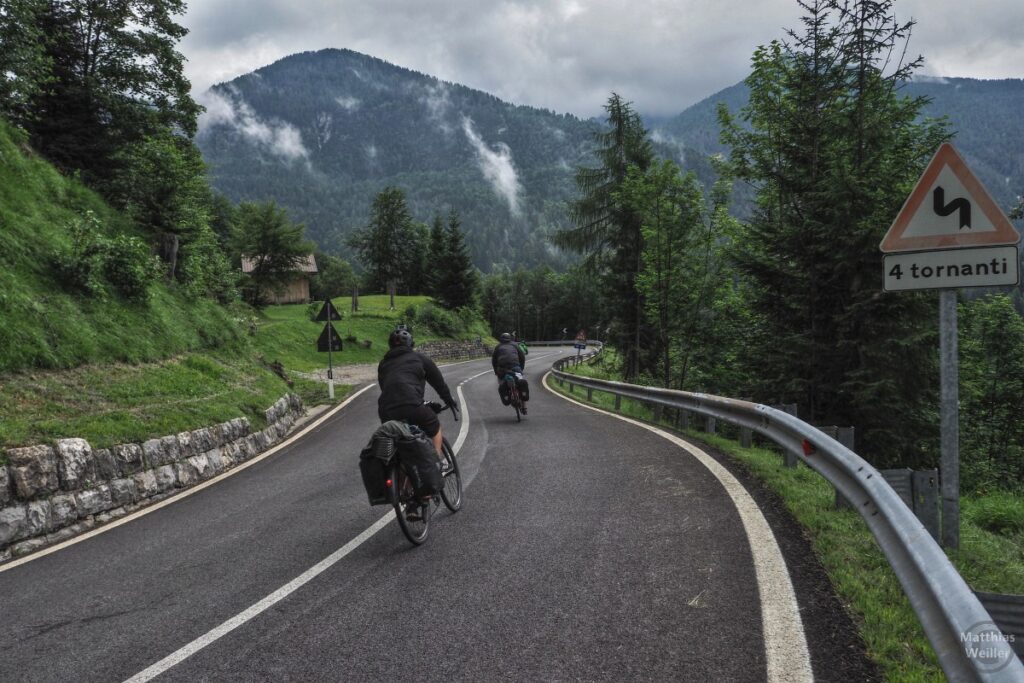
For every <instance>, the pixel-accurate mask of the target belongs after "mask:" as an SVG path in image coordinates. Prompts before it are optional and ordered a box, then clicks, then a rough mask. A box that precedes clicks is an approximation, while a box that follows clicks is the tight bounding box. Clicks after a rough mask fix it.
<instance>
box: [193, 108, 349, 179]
mask: <svg viewBox="0 0 1024 683" xmlns="http://www.w3.org/2000/svg"><path fill="white" fill-rule="evenodd" d="M231 94H232V95H234V98H232V97H231V96H225V95H222V94H221V93H219V92H215V91H213V90H208V91H206V92H205V93H204V94H203V95H202V96H200V97H199V98H198V100H199V103H200V104H202V105H203V106H204V107H206V111H205V112H203V113H202V114H201V115H200V117H199V130H200V131H203V130H205V129H206V128H208V127H209V126H215V125H222V126H229V127H230V128H232V129H234V130H235V131H237V132H238V133H239V134H241V135H242V137H243V138H245V139H246V140H247V141H248V142H249V143H251V144H253V145H256V146H257V147H260V148H262V149H266V150H267V151H269V152H271V153H272V154H274V155H276V156H279V157H281V158H282V159H284V160H285V161H289V162H291V161H296V160H299V159H302V160H306V161H308V160H309V150H308V149H306V146H305V145H304V144H303V142H302V133H300V132H299V129H298V128H296V127H295V126H293V125H292V124H290V123H288V122H286V121H264V120H263V119H261V118H260V117H259V116H258V115H257V114H256V112H254V111H253V109H252V107H250V106H249V105H248V104H247V103H246V102H245V101H244V100H243V99H242V98H241V95H240V94H239V93H238V92H237V91H235V92H232V93H231ZM235 98H237V99H235ZM329 137H330V134H329V133H328V138H329ZM325 142H326V140H325Z"/></svg>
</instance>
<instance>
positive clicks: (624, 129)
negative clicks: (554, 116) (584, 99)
mask: <svg viewBox="0 0 1024 683" xmlns="http://www.w3.org/2000/svg"><path fill="white" fill-rule="evenodd" d="M605 111H607V112H608V128H607V129H606V130H604V131H602V132H598V133H595V135H594V137H595V140H596V141H597V144H598V149H597V152H596V156H597V159H598V161H599V162H600V166H596V167H581V168H579V169H578V170H577V171H576V184H577V186H578V187H579V190H580V194H581V195H582V196H581V197H580V199H578V200H576V201H575V202H573V203H572V207H571V215H572V219H573V222H574V224H575V227H573V228H570V229H567V230H563V231H561V232H559V233H557V234H556V235H555V236H554V241H555V243H556V244H558V245H559V246H562V247H566V248H568V249H572V250H574V251H577V252H580V253H583V254H585V255H586V263H587V264H588V266H590V267H591V268H594V269H595V270H597V271H598V272H600V273H601V274H602V276H603V277H602V284H603V285H604V287H605V288H606V289H607V292H608V296H609V298H610V301H611V302H612V305H613V310H614V318H615V321H616V330H615V331H617V334H615V335H614V337H615V343H616V345H617V347H618V348H619V350H620V352H621V353H622V356H623V363H624V367H623V377H624V379H626V381H631V380H635V379H636V378H637V377H639V375H640V370H641V350H642V348H643V347H644V345H645V344H646V343H648V339H647V338H648V337H649V334H648V330H647V327H646V321H645V319H644V316H643V309H644V300H643V296H642V294H641V293H640V292H639V291H638V290H637V289H636V286H635V281H636V277H637V273H638V272H639V269H640V258H641V257H640V254H641V251H642V249H643V234H642V232H641V224H642V219H641V216H640V215H639V213H637V211H636V210H635V208H634V207H632V206H630V205H628V204H627V203H625V202H623V201H622V200H621V198H620V197H619V196H618V195H617V192H618V191H619V190H620V189H621V188H622V186H623V184H624V183H625V181H626V177H627V174H628V172H629V169H630V167H635V168H636V169H637V170H638V171H639V172H640V173H646V171H647V169H648V168H649V167H650V165H651V163H652V162H653V160H654V152H653V149H652V147H651V143H650V141H649V140H648V139H647V131H646V130H645V129H644V127H643V124H642V122H641V120H640V116H639V115H638V114H637V113H636V112H634V111H633V109H632V106H631V105H630V103H628V102H626V101H624V100H623V99H622V98H621V97H620V96H619V95H617V94H615V93H612V96H611V97H610V98H609V99H608V103H607V104H606V105H605Z"/></svg>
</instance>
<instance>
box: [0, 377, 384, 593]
mask: <svg viewBox="0 0 1024 683" xmlns="http://www.w3.org/2000/svg"><path fill="white" fill-rule="evenodd" d="M374 386H376V384H375V383H374V384H369V385H367V386H365V387H363V388H362V389H360V390H359V391H357V392H355V393H354V394H352V395H351V396H349V397H348V398H346V399H345V400H344V401H343V402H341V403H339V404H338V405H337V406H335V407H334V408H332V409H331V410H329V411H327V412H326V413H324V414H323V415H321V416H320V417H319V418H317V419H316V420H315V421H313V422H311V423H310V424H308V425H306V426H305V427H303V428H302V430H301V431H298V432H296V433H295V434H292V435H291V436H289V437H288V438H287V439H285V440H284V441H282V442H281V443H279V444H277V445H275V446H273V447H271V448H268V449H267V450H265V451H263V452H262V453H260V454H259V455H257V456H255V457H253V458H250V459H249V460H246V461H245V462H244V463H242V464H241V465H237V466H235V467H232V468H231V469H229V470H227V471H225V472H221V473H220V474H218V475H217V476H216V477H213V478H212V479H207V480H206V481H204V482H203V483H201V484H197V485H195V486H192V487H190V488H187V489H182V490H181V491H180V492H178V493H176V494H175V495H173V496H171V497H170V498H165V499H164V500H162V501H160V502H159V503H153V504H152V505H147V506H146V507H144V508H142V509H140V510H136V511H135V512H133V513H131V514H129V515H125V516H124V517H121V518H120V519H116V520H114V521H112V522H109V523H108V524H104V525H103V526H101V527H98V528H96V529H93V530H91V531H87V532H86V533H84V534H82V535H80V536H75V537H74V538H69V539H68V540H66V541H62V542H60V543H58V544H57V545H51V546H49V547H47V548H43V549H42V550H38V551H36V552H34V553H32V554H31V555H25V556H24V557H20V558H18V559H17V560H11V561H10V562H8V563H6V564H4V565H2V566H0V573H3V572H5V571H7V570H8V569H14V568H15V567H18V566H20V565H23V564H25V563H27V562H31V561H32V560H38V559H39V558H40V557H44V556H46V555H49V554H50V553H55V552H57V551H58V550H63V549H64V548H67V547H69V546H72V545H75V544H76V543H81V542H82V541H87V540H89V539H90V538H93V537H95V536H99V535H100V534H103V533H106V532H108V531H110V530H111V529H116V528H117V527H119V526H121V525H122V524H127V523H128V522H132V521H135V520H136V519H138V518H139V517H142V516H144V515H148V514H149V513H151V512H156V511H157V510H159V509H161V508H165V507H167V506H168V505H172V504H174V503H177V502H178V501H180V500H184V499H185V498H188V497H189V496H191V495H192V494H194V493H198V492H200V491H202V490H203V489H205V488H208V487H210V486H213V485H214V484H216V483H218V482H220V481H223V480H224V479H227V478H228V477H230V476H233V475H235V474H238V473H239V472H241V471H242V470H244V469H245V468H247V467H249V466H251V465H255V464H256V463H258V462H259V461H261V460H264V459H266V458H269V457H270V456H271V455H273V454H274V453H277V452H278V451H279V450H281V449H282V448H285V447H287V446H290V445H292V443H293V442H295V441H297V440H298V439H300V438H302V437H303V436H305V435H306V434H308V433H309V432H311V431H312V430H314V429H316V428H317V427H319V426H320V425H321V424H323V423H324V421H326V420H328V419H330V418H331V417H333V416H334V415H335V414H336V413H337V412H338V411H340V410H341V409H342V408H344V407H345V406H347V405H348V404H349V403H351V402H352V401H354V400H355V399H356V398H357V397H358V396H359V395H360V394H362V393H363V392H364V391H367V390H368V389H371V388H373V387H374Z"/></svg>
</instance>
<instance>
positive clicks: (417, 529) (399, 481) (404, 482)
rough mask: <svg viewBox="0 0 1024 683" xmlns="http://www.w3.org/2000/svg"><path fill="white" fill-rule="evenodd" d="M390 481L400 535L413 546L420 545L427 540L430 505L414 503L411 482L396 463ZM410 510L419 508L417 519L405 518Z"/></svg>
mask: <svg viewBox="0 0 1024 683" xmlns="http://www.w3.org/2000/svg"><path fill="white" fill-rule="evenodd" d="M390 480H391V486H392V489H391V491H392V495H391V503H392V505H394V508H395V517H397V518H398V526H400V527H401V528H402V533H403V534H405V537H406V538H408V539H409V541H410V542H411V543H412V544H413V545H420V544H421V543H423V541H425V540H427V532H428V531H429V530H430V513H431V509H430V505H429V504H427V505H422V506H420V505H419V503H418V502H417V501H416V493H415V492H414V491H413V488H412V482H410V481H409V478H408V477H407V476H406V475H405V471H404V470H403V469H402V466H401V465H400V464H397V463H396V464H395V465H393V466H392V468H391V477H390ZM410 508H413V509H414V508H419V515H420V518H419V519H417V520H410V519H407V518H406V517H407V516H408V513H409V511H410Z"/></svg>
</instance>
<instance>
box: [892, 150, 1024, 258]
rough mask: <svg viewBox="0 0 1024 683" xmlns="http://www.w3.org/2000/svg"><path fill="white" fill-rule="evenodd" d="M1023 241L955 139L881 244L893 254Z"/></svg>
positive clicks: (924, 175) (927, 172) (938, 155)
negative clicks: (969, 164) (976, 174)
mask: <svg viewBox="0 0 1024 683" xmlns="http://www.w3.org/2000/svg"><path fill="white" fill-rule="evenodd" d="M947 197H948V198H949V203H946V199H947ZM929 199H930V200H931V201H929ZM1019 241H1020V235H1019V234H1017V231H1016V230H1015V229H1014V227H1013V225H1012V224H1011V223H1010V219H1008V218H1007V217H1006V214H1004V213H1003V211H1002V209H1000V208H999V206H998V205H997V204H996V203H995V201H994V200H993V199H992V195H990V194H989V193H988V191H987V190H986V189H985V188H984V187H983V186H982V184H981V181H979V180H978V178H977V176H975V175H974V173H972V172H971V169H969V168H968V167H967V164H966V162H964V160H963V158H962V157H961V156H960V155H959V154H957V151H956V150H955V149H953V145H951V144H949V143H948V142H944V143H942V145H940V146H939V149H938V150H937V151H936V152H935V156H933V157H932V160H931V161H930V162H929V163H928V166H927V167H926V168H925V170H924V173H922V174H921V178H920V179H919V180H918V181H917V184H916V185H914V189H913V190H912V191H911V193H910V196H909V197H907V200H906V202H904V203H903V208H902V209H900V212H899V214H898V215H897V216H896V220H894V221H893V223H892V225H891V226H890V227H889V231H888V232H886V233H885V237H883V238H882V242H881V243H880V244H879V245H878V246H879V249H881V250H882V252H883V253H886V254H893V253H899V252H914V251H934V250H938V249H962V248H970V247H994V246H1009V245H1013V244H1017V243H1018V242H1019Z"/></svg>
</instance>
